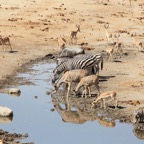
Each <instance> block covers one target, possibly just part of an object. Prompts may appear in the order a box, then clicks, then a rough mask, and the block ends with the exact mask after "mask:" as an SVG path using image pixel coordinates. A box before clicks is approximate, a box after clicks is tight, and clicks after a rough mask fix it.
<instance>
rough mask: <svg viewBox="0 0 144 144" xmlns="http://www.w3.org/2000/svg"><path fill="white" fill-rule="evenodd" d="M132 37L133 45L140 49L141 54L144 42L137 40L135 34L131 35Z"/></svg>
mask: <svg viewBox="0 0 144 144" xmlns="http://www.w3.org/2000/svg"><path fill="white" fill-rule="evenodd" d="M131 37H132V40H133V45H134V46H135V47H137V48H138V52H139V51H140V49H141V48H142V47H143V44H142V42H141V41H138V40H136V39H135V37H136V33H135V34H131Z"/></svg>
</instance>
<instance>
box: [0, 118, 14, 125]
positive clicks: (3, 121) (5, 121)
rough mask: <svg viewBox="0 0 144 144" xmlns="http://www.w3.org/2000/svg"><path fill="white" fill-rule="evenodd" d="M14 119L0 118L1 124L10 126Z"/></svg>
mask: <svg viewBox="0 0 144 144" xmlns="http://www.w3.org/2000/svg"><path fill="white" fill-rule="evenodd" d="M12 120H13V117H0V123H1V124H8V123H10V122H12Z"/></svg>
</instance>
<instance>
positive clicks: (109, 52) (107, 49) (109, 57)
mask: <svg viewBox="0 0 144 144" xmlns="http://www.w3.org/2000/svg"><path fill="white" fill-rule="evenodd" d="M105 51H106V54H107V56H108V59H109V60H112V59H113V56H112V54H113V53H114V47H113V46H108V47H107V48H106V50H105Z"/></svg>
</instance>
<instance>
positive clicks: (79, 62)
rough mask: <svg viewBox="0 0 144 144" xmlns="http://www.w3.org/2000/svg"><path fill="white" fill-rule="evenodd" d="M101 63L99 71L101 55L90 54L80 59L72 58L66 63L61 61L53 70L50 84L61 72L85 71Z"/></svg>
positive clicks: (101, 60)
mask: <svg viewBox="0 0 144 144" xmlns="http://www.w3.org/2000/svg"><path fill="white" fill-rule="evenodd" d="M100 62H101V70H102V69H103V57H102V54H101V53H99V54H91V55H88V56H86V57H82V58H72V59H69V60H67V61H62V62H61V63H60V64H59V65H57V67H56V68H55V69H54V70H53V73H54V77H53V79H52V82H55V81H56V80H57V79H58V78H59V75H60V74H61V73H62V72H66V71H68V70H73V69H86V70H88V71H89V70H90V69H92V67H94V66H98V65H99V63H100Z"/></svg>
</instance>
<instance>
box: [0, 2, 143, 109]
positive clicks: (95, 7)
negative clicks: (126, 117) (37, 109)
mask: <svg viewBox="0 0 144 144" xmlns="http://www.w3.org/2000/svg"><path fill="white" fill-rule="evenodd" d="M0 21H1V23H0V35H2V36H9V38H10V42H11V45H12V52H9V51H10V49H9V46H4V47H3V46H2V45H1V46H0V81H1V82H0V83H1V87H3V85H4V84H6V83H7V82H8V79H9V78H10V77H11V76H12V75H14V74H15V73H16V72H17V70H18V69H21V68H22V67H21V66H22V65H23V64H25V63H27V62H29V61H31V60H35V59H36V58H39V57H43V56H45V55H46V54H50V53H58V52H59V51H60V48H59V47H58V39H59V38H60V35H62V36H63V35H64V37H65V39H66V40H67V41H70V33H71V31H73V30H76V24H79V25H80V29H81V31H80V32H79V33H78V34H77V37H78V39H77V44H80V43H88V46H89V47H92V48H93V50H91V51H88V52H102V51H104V50H105V49H106V47H107V41H106V37H105V29H104V24H105V23H109V28H108V31H109V32H110V33H112V34H113V35H114V34H117V33H118V32H119V33H120V41H122V42H123V44H124V46H125V47H124V49H123V52H124V56H123V57H122V58H121V59H116V60H115V59H114V61H107V60H105V62H104V69H103V71H101V72H100V75H101V76H105V77H107V78H108V80H107V81H106V82H102V83H100V87H101V89H102V90H101V91H102V92H104V91H107V90H116V91H117V94H118V100H119V101H121V102H125V104H127V106H128V108H129V110H130V112H133V111H134V110H136V109H137V108H139V107H141V106H144V98H143V97H144V96H143V93H144V63H143V62H144V53H143V51H141V52H138V50H137V48H136V47H135V46H133V43H132V37H131V36H130V35H131V34H132V33H136V39H138V40H139V41H142V42H143V43H144V1H143V0H134V1H132V4H131V6H130V5H129V0H125V1H123V0H115V1H112V0H109V1H107V0H104V3H101V1H100V0H99V2H98V1H97V0H73V1H68V0H61V1H59V0H55V1H53V0H21V1H19V0H14V1H9V0H5V1H1V2H0ZM115 40H116V39H115V38H114V37H113V41H115ZM3 48H5V50H4V49H3ZM86 52H87V51H86ZM4 80H6V81H4ZM130 100H132V101H133V102H136V101H137V100H138V101H139V102H140V103H138V104H135V106H134V105H133V104H134V103H133V102H130Z"/></svg>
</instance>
